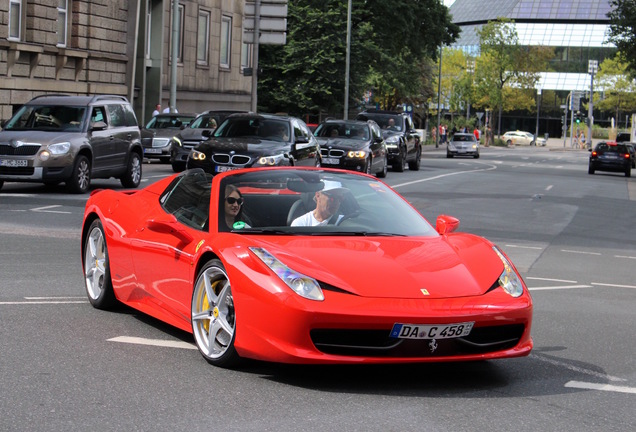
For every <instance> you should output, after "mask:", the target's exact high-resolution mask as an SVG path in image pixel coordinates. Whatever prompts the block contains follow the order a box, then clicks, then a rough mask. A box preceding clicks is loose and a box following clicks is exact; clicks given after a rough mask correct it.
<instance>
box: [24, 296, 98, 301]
mask: <svg viewBox="0 0 636 432" xmlns="http://www.w3.org/2000/svg"><path fill="white" fill-rule="evenodd" d="M24 299H25V300H61V299H66V300H68V299H76V300H86V297H85V296H69V297H66V296H60V297H24Z"/></svg>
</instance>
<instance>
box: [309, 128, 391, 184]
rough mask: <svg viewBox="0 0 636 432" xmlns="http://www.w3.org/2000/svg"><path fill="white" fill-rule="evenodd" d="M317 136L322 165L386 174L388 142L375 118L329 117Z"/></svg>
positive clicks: (379, 175) (380, 175) (316, 133)
mask: <svg viewBox="0 0 636 432" xmlns="http://www.w3.org/2000/svg"><path fill="white" fill-rule="evenodd" d="M314 135H315V136H316V138H317V139H318V143H319V144H320V153H321V155H322V166H324V167H332V168H342V169H350V170H353V171H358V172H364V173H367V174H375V175H377V176H378V177H381V178H384V177H386V174H387V167H388V164H389V160H388V154H387V150H386V144H385V142H384V138H383V137H382V130H381V129H380V126H378V124H377V123H376V122H374V121H373V120H368V121H366V122H364V121H360V120H327V121H325V122H323V123H321V124H320V126H318V128H317V129H316V131H315V132H314Z"/></svg>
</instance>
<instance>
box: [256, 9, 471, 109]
mask: <svg viewBox="0 0 636 432" xmlns="http://www.w3.org/2000/svg"><path fill="white" fill-rule="evenodd" d="M458 34H459V28H458V27H457V26H455V25H454V24H452V23H451V20H450V16H449V15H448V8H446V7H445V6H443V5H442V4H441V3H440V2H439V1H438V0H366V1H365V0H353V8H352V17H351V57H350V58H351V62H350V74H349V76H350V79H349V97H350V99H349V106H356V105H359V104H360V101H361V99H362V95H363V93H364V92H365V91H366V90H371V91H372V92H373V95H374V100H377V101H378V103H379V104H380V105H381V106H382V107H385V108H394V107H396V106H398V105H399V104H401V103H403V102H411V103H412V102H414V101H423V100H425V99H426V97H427V96H428V94H430V93H431V92H432V89H431V86H430V82H431V80H430V75H431V68H430V58H431V57H434V56H435V54H436V52H437V47H439V46H440V45H441V44H442V43H444V44H448V43H452V42H453V41H454V40H455V39H456V37H457V35H458ZM346 35H347V2H346V1H343V0H298V1H294V2H290V3H289V5H288V17H287V44H286V45H283V46H272V45H262V46H261V50H260V53H259V56H260V58H259V67H260V68H261V73H260V75H259V87H258V102H259V110H262V111H269V112H279V111H284V112H289V113H294V114H297V115H302V114H306V113H318V112H319V111H326V112H328V113H332V114H339V113H341V112H342V109H343V105H344V89H345V62H346Z"/></svg>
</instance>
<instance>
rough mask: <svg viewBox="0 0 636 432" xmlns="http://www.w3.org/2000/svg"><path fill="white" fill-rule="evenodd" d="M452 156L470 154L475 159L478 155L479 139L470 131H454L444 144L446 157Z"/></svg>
mask: <svg viewBox="0 0 636 432" xmlns="http://www.w3.org/2000/svg"><path fill="white" fill-rule="evenodd" d="M453 156H472V157H474V158H475V159H477V158H478V157H479V141H477V138H475V135H474V134H472V133H459V132H458V133H456V134H454V135H453V136H452V137H451V140H450V141H449V142H448V145H447V146H446V157H447V158H452V157H453Z"/></svg>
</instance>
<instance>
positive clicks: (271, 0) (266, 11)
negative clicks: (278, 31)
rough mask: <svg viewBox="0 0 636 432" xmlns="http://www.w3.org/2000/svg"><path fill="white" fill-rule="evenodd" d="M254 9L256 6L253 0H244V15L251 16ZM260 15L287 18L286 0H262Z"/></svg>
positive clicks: (253, 13)
mask: <svg viewBox="0 0 636 432" xmlns="http://www.w3.org/2000/svg"><path fill="white" fill-rule="evenodd" d="M255 9H256V6H255V4H254V2H253V1H246V2H245V9H243V14H244V15H245V17H248V16H251V17H253V16H254V15H255V14H256V12H255ZM261 16H262V17H278V18H287V0H281V1H275V0H262V1H261Z"/></svg>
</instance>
